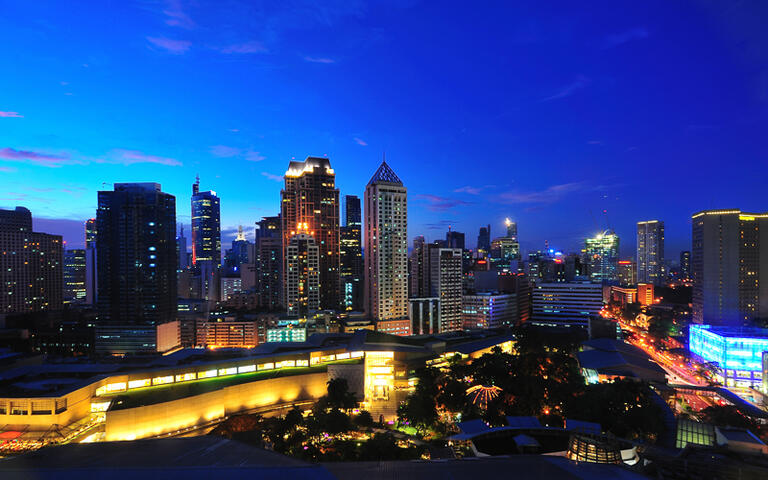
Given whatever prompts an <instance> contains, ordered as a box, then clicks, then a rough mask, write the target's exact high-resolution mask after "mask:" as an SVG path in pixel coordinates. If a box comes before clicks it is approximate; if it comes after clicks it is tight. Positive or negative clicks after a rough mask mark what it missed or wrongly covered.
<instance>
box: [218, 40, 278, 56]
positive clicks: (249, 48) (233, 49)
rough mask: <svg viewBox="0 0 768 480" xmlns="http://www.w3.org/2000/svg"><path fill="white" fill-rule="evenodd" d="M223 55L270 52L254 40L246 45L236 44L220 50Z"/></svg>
mask: <svg viewBox="0 0 768 480" xmlns="http://www.w3.org/2000/svg"><path fill="white" fill-rule="evenodd" d="M218 50H219V51H220V52H221V53H227V54H230V53H242V54H246V53H266V52H268V51H269V49H268V48H267V47H265V46H264V44H263V43H261V42H257V41H255V40H252V41H250V42H245V43H235V44H232V45H227V46H226V47H221V48H219V49H218Z"/></svg>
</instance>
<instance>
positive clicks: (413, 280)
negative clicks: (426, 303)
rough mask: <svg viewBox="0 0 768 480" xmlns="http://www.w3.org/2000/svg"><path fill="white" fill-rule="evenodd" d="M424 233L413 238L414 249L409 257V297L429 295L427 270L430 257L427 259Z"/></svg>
mask: <svg viewBox="0 0 768 480" xmlns="http://www.w3.org/2000/svg"><path fill="white" fill-rule="evenodd" d="M425 244H426V241H425V240H424V235H419V236H417V237H414V238H413V250H411V255H410V256H409V257H408V298H423V297H427V296H429V275H427V273H426V271H425V267H426V265H427V262H428V259H425V257H424V255H425V247H424V246H425Z"/></svg>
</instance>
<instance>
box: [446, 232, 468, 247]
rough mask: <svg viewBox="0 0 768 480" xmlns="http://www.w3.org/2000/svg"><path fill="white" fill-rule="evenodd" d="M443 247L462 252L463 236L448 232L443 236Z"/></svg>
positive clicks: (459, 233) (458, 233)
mask: <svg viewBox="0 0 768 480" xmlns="http://www.w3.org/2000/svg"><path fill="white" fill-rule="evenodd" d="M445 246H446V247H448V248H460V249H462V250H464V234H463V233H461V232H455V231H452V230H448V233H446V234H445Z"/></svg>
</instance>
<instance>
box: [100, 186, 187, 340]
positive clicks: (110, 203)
mask: <svg viewBox="0 0 768 480" xmlns="http://www.w3.org/2000/svg"><path fill="white" fill-rule="evenodd" d="M98 204H99V207H98V212H97V215H96V229H97V232H98V234H97V236H96V254H97V266H98V279H99V281H98V289H99V295H98V320H97V329H96V350H97V352H102V353H138V352H156V351H166V350H168V349H170V348H173V347H175V346H176V345H178V343H179V338H178V335H179V334H178V322H175V320H176V308H177V301H176V299H177V288H176V263H177V257H176V199H175V198H174V197H173V195H169V194H167V193H163V192H162V191H161V188H160V184H157V183H116V184H115V186H114V190H113V191H100V192H99V202H98ZM166 324H169V325H170V324H175V327H174V326H173V325H171V326H170V327H165V326H163V325H166Z"/></svg>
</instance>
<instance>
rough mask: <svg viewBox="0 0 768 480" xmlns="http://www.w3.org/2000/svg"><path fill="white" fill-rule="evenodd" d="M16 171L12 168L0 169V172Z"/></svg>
mask: <svg viewBox="0 0 768 480" xmlns="http://www.w3.org/2000/svg"><path fill="white" fill-rule="evenodd" d="M16 171H17V170H16V169H15V168H13V167H0V172H6V173H12V172H16Z"/></svg>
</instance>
